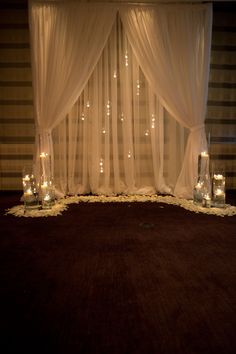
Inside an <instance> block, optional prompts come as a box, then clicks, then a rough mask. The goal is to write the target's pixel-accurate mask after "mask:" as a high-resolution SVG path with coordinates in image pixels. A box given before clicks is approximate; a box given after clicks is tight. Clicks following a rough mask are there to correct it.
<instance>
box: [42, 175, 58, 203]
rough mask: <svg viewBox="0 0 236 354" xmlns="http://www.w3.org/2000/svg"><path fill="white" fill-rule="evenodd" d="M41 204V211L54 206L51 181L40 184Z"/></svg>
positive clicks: (53, 191)
mask: <svg viewBox="0 0 236 354" xmlns="http://www.w3.org/2000/svg"><path fill="white" fill-rule="evenodd" d="M41 203H42V209H51V208H52V206H53V205H54V204H55V188H54V184H53V180H52V179H48V180H45V179H44V178H43V180H42V182H41Z"/></svg>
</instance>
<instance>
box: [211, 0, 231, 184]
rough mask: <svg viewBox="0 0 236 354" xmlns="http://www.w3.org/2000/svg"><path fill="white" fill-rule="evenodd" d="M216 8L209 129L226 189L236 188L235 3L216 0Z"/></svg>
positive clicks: (215, 162) (215, 165) (213, 157)
mask: <svg viewBox="0 0 236 354" xmlns="http://www.w3.org/2000/svg"><path fill="white" fill-rule="evenodd" d="M213 9H214V12H213V33H212V47H211V70H210V80H209V93H208V109H207V117H206V129H207V132H210V135H211V146H210V153H211V160H212V164H213V168H214V169H215V170H216V171H217V170H223V171H224V172H225V173H226V177H227V178H226V188H227V189H236V4H235V3H233V2H228V3H226V2H224V3H223V2H220V3H218V2H216V3H214V6H213Z"/></svg>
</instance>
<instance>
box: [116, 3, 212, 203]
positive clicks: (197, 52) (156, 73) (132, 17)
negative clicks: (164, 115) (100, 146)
mask: <svg viewBox="0 0 236 354" xmlns="http://www.w3.org/2000/svg"><path fill="white" fill-rule="evenodd" d="M120 13H121V18H122V22H123V24H124V27H125V30H126V32H127V36H128V38H129V41H130V43H131V45H132V47H133V50H134V53H135V55H136V57H137V60H138V62H139V63H140V66H141V68H142V70H143V72H144V74H145V76H146V77H147V79H148V81H149V83H150V85H151V87H152V89H153V90H154V92H155V93H156V94H157V95H158V96H160V98H161V100H162V102H163V105H164V106H165V107H166V108H167V110H168V111H169V112H170V113H171V114H172V115H173V116H174V117H175V119H176V120H177V121H178V122H179V123H180V124H181V125H183V126H184V127H186V128H188V129H189V131H190V133H189V137H188V144H187V149H186V151H185V158H184V162H183V166H182V170H181V173H180V175H179V178H178V181H177V183H176V186H175V189H174V194H175V195H176V196H179V197H184V198H190V197H192V190H193V183H194V178H193V176H194V175H196V171H197V156H198V154H199V153H200V152H201V151H202V150H206V149H207V142H206V137H205V130H204V127H203V126H202V125H203V123H204V120H205V113H206V103H207V93H208V76H209V65H210V42H211V28H212V6H211V4H204V5H178V6H171V5H157V6H147V7H141V6H132V5H130V6H127V7H124V8H123V7H122V8H121V10H120ZM199 127H200V128H199ZM195 128H196V129H195ZM198 128H199V129H198Z"/></svg>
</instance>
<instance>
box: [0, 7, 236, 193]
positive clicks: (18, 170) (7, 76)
mask: <svg viewBox="0 0 236 354" xmlns="http://www.w3.org/2000/svg"><path fill="white" fill-rule="evenodd" d="M235 16H236V4H234V3H233V2H229V3H227V2H216V3H214V14H213V41H212V52H211V72H210V81H209V97H208V110H207V117H206V125H207V132H210V135H211V147H210V152H211V156H212V161H213V163H214V167H215V169H216V170H217V169H218V168H220V169H223V170H225V172H226V176H227V179H226V181H227V189H236V158H235V157H236V21H235ZM34 134H35V127H34V116H33V93H32V77H31V65H30V47H29V29H28V12H27V1H26V0H12V1H10V0H2V1H1V2H0V190H17V189H21V174H22V169H23V167H24V166H26V165H27V164H29V163H30V162H31V161H32V157H33V148H34Z"/></svg>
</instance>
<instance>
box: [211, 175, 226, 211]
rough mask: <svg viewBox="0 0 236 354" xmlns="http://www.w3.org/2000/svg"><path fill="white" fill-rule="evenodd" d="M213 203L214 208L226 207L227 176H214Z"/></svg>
mask: <svg viewBox="0 0 236 354" xmlns="http://www.w3.org/2000/svg"><path fill="white" fill-rule="evenodd" d="M212 203H213V206H214V207H217V208H224V207H225V176H224V175H223V174H214V175H213V178H212Z"/></svg>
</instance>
